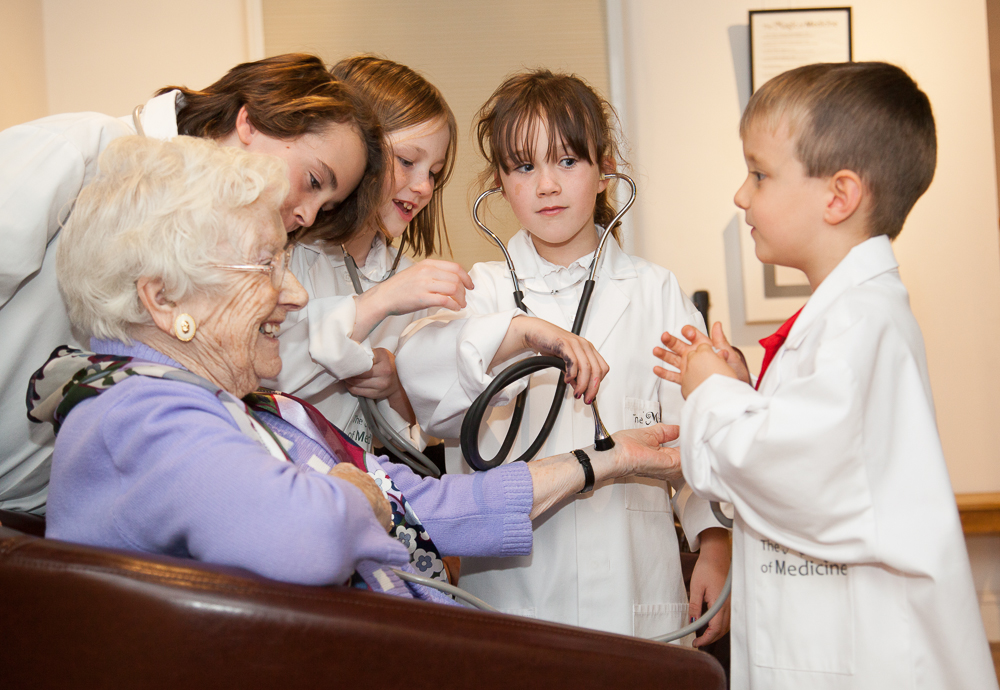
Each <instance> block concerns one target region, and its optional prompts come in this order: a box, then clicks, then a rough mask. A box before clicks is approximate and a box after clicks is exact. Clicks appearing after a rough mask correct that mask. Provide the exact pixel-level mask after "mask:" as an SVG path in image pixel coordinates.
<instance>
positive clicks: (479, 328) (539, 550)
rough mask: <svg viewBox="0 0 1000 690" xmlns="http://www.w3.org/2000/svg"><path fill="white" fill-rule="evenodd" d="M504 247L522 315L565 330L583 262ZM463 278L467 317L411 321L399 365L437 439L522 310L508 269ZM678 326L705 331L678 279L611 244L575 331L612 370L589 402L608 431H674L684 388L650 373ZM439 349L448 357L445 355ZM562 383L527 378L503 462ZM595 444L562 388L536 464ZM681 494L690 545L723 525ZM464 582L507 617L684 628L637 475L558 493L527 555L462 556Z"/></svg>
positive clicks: (494, 426)
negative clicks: (667, 427) (467, 281)
mask: <svg viewBox="0 0 1000 690" xmlns="http://www.w3.org/2000/svg"><path fill="white" fill-rule="evenodd" d="M508 249H509V251H510V254H511V257H512V259H513V261H514V265H515V267H517V269H518V275H519V278H520V280H521V284H522V289H523V290H524V302H525V305H526V306H527V307H528V310H529V313H530V315H532V316H537V317H540V318H542V319H546V320H548V321H550V322H552V323H555V324H557V325H559V326H560V327H562V328H565V329H566V330H570V328H571V326H572V320H573V316H574V314H575V311H576V305H577V302H578V299H579V296H580V294H581V292H582V289H583V281H582V280H579V281H578V280H577V279H578V278H580V277H581V276H582V277H586V275H587V273H588V268H589V264H590V257H589V256H588V257H584V258H583V259H581V260H580V261H579V262H577V265H576V266H575V267H571V269H570V270H569V271H567V270H566V269H560V268H558V267H555V266H553V265H552V264H549V263H548V262H546V261H544V260H543V259H542V258H541V257H539V256H538V254H537V252H536V251H535V249H534V245H533V243H532V242H531V239H530V236H529V235H528V234H527V233H526V232H525V231H523V230H522V231H520V232H519V233H518V234H516V235H515V236H514V237H513V238H512V239H511V240H510V243H509V245H508ZM581 263H582V264H583V265H582V266H581V265H580V264H581ZM471 276H472V279H473V282H474V283H475V286H476V287H475V290H473V291H471V292H469V293H467V295H466V296H467V299H468V304H469V306H468V309H467V310H466V311H465V312H463V313H459V314H439V315H435V316H433V317H431V318H429V319H424V320H423V321H421V322H418V323H417V324H414V326H413V329H412V331H411V332H409V333H407V335H406V336H405V338H404V343H403V345H402V347H401V349H400V351H399V353H398V355H397V359H396V366H397V369H398V371H399V375H400V379H401V381H402V382H403V385H404V387H405V388H406V390H407V393H408V394H409V396H410V402H411V404H413V407H414V411H415V412H416V414H417V419H418V421H419V422H420V423H421V425H422V426H423V427H424V428H425V429H426V430H427V432H428V433H431V434H433V435H435V436H438V437H442V438H455V437H457V436H458V433H459V429H460V427H461V422H462V419H463V417H464V413H465V410H467V409H468V407H469V405H470V404H471V402H472V401H473V400H474V399H475V398H476V397H477V396H478V395H479V394H480V393H481V392H482V391H483V390H484V389H485V387H486V386H487V385H488V384H489V382H490V381H491V380H492V378H493V377H492V373H494V372H488V371H487V370H486V368H487V367H488V366H489V363H490V362H491V361H492V359H493V356H494V354H495V353H496V350H497V347H498V346H499V344H500V342H501V341H502V339H503V336H504V334H505V332H506V330H507V326H508V325H509V322H510V319H511V318H512V317H513V316H514V315H515V314H516V313H518V312H517V311H516V310H515V309H513V307H514V298H513V295H512V286H511V280H510V274H509V272H508V270H507V267H506V264H505V263H503V262H494V263H484V264H477V265H476V266H475V267H473V269H472V271H471ZM560 281H561V283H562V284H565V286H566V287H565V289H561V290H559V292H557V293H556V294H552V293H551V289H550V288H551V286H552V285H559V284H560ZM477 315H479V316H477ZM687 324H693V325H695V326H697V327H698V328H702V329H703V328H704V324H703V321H702V318H701V315H700V314H699V313H698V312H697V310H696V309H695V308H694V306H693V305H692V304H691V302H690V301H689V300H688V299H687V297H685V296H684V294H683V292H682V291H681V289H680V287H679V286H678V284H677V281H676V279H675V278H674V276H673V275H672V274H671V273H670V272H669V271H667V270H666V269H664V268H662V267H660V266H656V265H654V264H651V263H648V262H646V261H643V260H642V259H638V258H636V257H630V256H628V255H626V254H625V253H624V252H622V251H621V249H619V247H618V245H617V243H616V242H615V241H614V240H613V239H610V240H609V241H608V244H607V246H606V248H605V251H604V258H603V264H602V266H601V268H600V270H599V278H598V282H597V286H596V288H595V290H594V294H593V297H592V299H591V304H590V309H589V312H588V315H587V318H586V320H585V321H584V326H583V331H582V335H583V336H584V337H585V338H587V339H588V340H590V341H591V342H592V343H593V344H594V345H595V346H596V347H597V348H598V350H599V351H600V352H601V355H602V356H603V357H604V358H605V359H606V361H607V362H608V364H609V365H610V373H609V374H608V376H607V377H606V378H605V379H604V381H603V382H602V384H601V388H600V391H599V393H598V397H597V402H598V406H599V408H600V412H601V417H602V419H603V421H604V424H605V426H606V427H607V428H608V430H609V431H611V432H615V431H618V430H620V429H626V428H635V427H637V426H646V425H649V424H652V423H654V422H655V421H664V422H667V423H672V424H676V423H678V421H679V413H680V408H681V404H682V399H681V395H680V390H679V387H678V386H676V385H675V384H671V383H668V382H665V381H663V380H661V379H659V378H657V377H656V376H654V375H653V373H652V367H653V365H654V364H655V359H654V358H653V354H652V350H653V348H654V347H655V346H656V345H657V344H659V342H660V340H659V339H660V334H661V333H662V332H663V331H664V330H671V331H673V332H677V331H679V330H680V329H681V327H683V326H685V325H687ZM448 352H450V353H453V354H451V355H450V356H447V355H446V353H448ZM456 363H457V365H458V371H455V366H456ZM503 368H505V365H501V366H499V367H497V368H496V371H500V370H502V369H503ZM560 376H562V373H561V372H558V371H556V370H554V369H549V370H545V371H542V372H538V373H536V374H534V375H533V376H532V377H531V384H530V392H529V396H528V401H527V405H526V409H525V417H524V420H523V421H522V425H521V433H520V434H519V435H518V438H517V440H516V441H515V443H514V450H513V452H512V457H517V455H519V454H520V453H522V452H523V451H524V450H525V449H526V448H527V446H528V445H529V443H530V442H531V440H532V439H533V438H534V437H535V434H536V432H537V430H538V428H539V427H540V426H541V423H542V420H543V419H544V417H545V414H546V412H547V411H548V409H549V404H550V402H551V400H552V394H553V391H554V388H555V385H556V382H557V380H558V378H559V377H560ZM508 390H510V389H508ZM508 397H513V396H508ZM512 407H513V406H506V407H498V408H495V409H494V410H493V412H492V414H491V416H490V417H489V421H488V422H486V423H484V424H483V434H482V435H481V436H482V437H483V440H482V442H481V447H482V449H483V456H484V457H487V458H489V457H492V456H493V454H494V453H495V451H496V449H497V447H498V446H499V441H500V440H501V439H502V437H503V434H504V432H505V431H506V428H507V419H508V416H509V414H510V411H511V409H512ZM526 431H528V432H530V433H526ZM593 442H594V422H593V414H592V412H591V409H590V407H589V406H587V405H585V404H584V403H583V401H582V400H576V399H574V397H573V395H572V392H571V391H570V390H567V392H566V396H565V398H564V401H563V404H562V410H561V412H560V416H559V418H558V421H557V422H556V425H555V428H554V429H553V431H552V434H551V436H549V438H548V440H547V441H546V442H545V444H544V445H543V446H542V448H541V450H540V451H539V453H538V457H547V456H550V455H555V454H558V453H565V452H568V451H570V450H572V449H574V448H584V447H587V446H590V445H592V444H593ZM446 453H447V456H448V469H449V471H452V472H454V471H465V472H469V471H471V470H470V469H469V468H468V466H467V465H465V463H464V462H460V461H456V458H460V457H461V455H460V452H459V451H458V448H457V447H456V444H455V443H454V442H452V443H451V444H450V447H448V448H447V451H446ZM682 484H683V483H682ZM675 488H678V487H676V486H675ZM677 499H678V503H679V505H678V508H679V514H680V515H681V520H682V524H683V526H684V529H685V532H686V534H687V535H688V536H689V539H690V541H691V542H692V546H693V548H697V547H698V539H697V535H698V534H699V533H700V532H701V531H702V530H704V529H706V528H708V527H718V526H719V523H718V522H717V521H716V520H715V518H714V517H713V516H712V514H711V511H710V508H709V506H708V503H707V502H705V501H702V500H700V499H698V498H696V497H693V495H692V494H691V493H690V491H687V490H685V491H681V492H679V493H678V496H677ZM461 585H462V587H464V588H466V589H468V590H469V591H470V592H472V593H474V594H475V595H477V596H479V597H481V598H482V599H484V600H485V601H487V602H489V603H490V604H492V605H494V606H496V607H497V608H499V609H500V610H502V611H505V612H508V613H514V614H520V615H525V616H532V617H536V618H540V619H544V620H549V621H556V622H560V623H567V624H571V625H580V626H584V627H588V628H595V629H599V630H606V631H610V632H616V633H622V634H627V635H637V636H641V637H652V636H655V635H660V634H665V633H668V632H670V631H673V630H676V629H677V628H679V627H681V625H682V624H684V623H686V617H687V597H686V595H685V591H684V585H683V582H682V578H681V572H680V563H679V555H678V546H677V540H676V535H675V531H674V523H673V515H672V512H671V501H670V494H669V488H668V486H667V484H666V483H665V482H656V481H652V480H646V479H629V480H619V481H616V482H605V483H601V484H598V486H597V488H596V489H595V490H594V492H593V493H592V494H588V495H585V496H574V497H572V498H570V499H567V500H566V501H564V502H563V503H562V504H561V505H560V506H558V507H557V508H555V509H554V510H550V511H549V512H548V513H546V514H545V515H543V516H541V517H539V518H537V519H536V520H535V522H534V549H533V552H532V554H531V555H530V556H525V557H518V558H506V559H494V558H464V559H462V580H461Z"/></svg>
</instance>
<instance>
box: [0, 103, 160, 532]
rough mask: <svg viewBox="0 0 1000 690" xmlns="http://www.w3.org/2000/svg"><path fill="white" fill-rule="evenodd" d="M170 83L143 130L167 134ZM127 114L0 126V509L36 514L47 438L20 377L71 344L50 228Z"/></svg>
mask: <svg viewBox="0 0 1000 690" xmlns="http://www.w3.org/2000/svg"><path fill="white" fill-rule="evenodd" d="M178 94H179V92H177V91H173V92H171V93H168V94H164V95H162V96H158V97H156V98H153V99H151V100H150V101H149V102H147V103H146V105H145V106H144V110H143V113H142V122H143V128H144V129H145V131H146V135H147V136H151V137H156V138H159V139H167V138H170V137H172V136H176V134H177V118H176V108H177V105H176V96H177V95H178ZM126 134H135V128H134V126H133V124H132V116H131V115H129V116H126V117H123V118H121V119H118V118H113V117H110V116H108V115H100V114H98V113H72V114H65V115H53V116H51V117H46V118H42V119H40V120H35V121H33V122H28V123H25V124H23V125H17V126H15V127H11V128H10V129H6V130H4V131H3V132H0V238H2V245H0V353H3V355H2V357H0V393H2V395H0V508H4V509H16V510H30V511H35V512H44V508H45V500H46V497H47V496H48V483H49V468H50V463H51V458H52V445H53V442H54V437H53V435H52V426H51V425H50V424H33V423H31V422H29V421H28V418H27V411H26V409H25V406H24V396H25V392H26V391H27V388H28V379H29V377H30V376H31V374H33V373H34V372H35V370H37V369H38V368H39V367H41V366H42V365H43V364H44V363H45V360H46V359H47V358H48V356H49V353H50V352H52V350H53V349H55V348H56V347H57V346H59V345H65V344H70V345H74V346H77V347H78V346H79V341H78V340H77V339H76V338H75V337H74V334H73V333H72V332H71V329H70V323H69V317H68V316H67V315H66V308H65V306H64V305H63V301H62V297H61V296H60V294H59V288H58V284H57V282H56V271H55V256H56V248H57V247H58V245H59V229H60V228H61V227H62V223H64V222H65V221H66V219H67V218H68V217H69V213H70V210H71V209H72V208H73V203H74V201H75V200H76V196H77V194H79V193H80V189H81V188H82V187H83V185H85V184H87V182H89V181H90V180H91V179H92V178H93V177H94V175H95V174H96V173H97V159H98V156H99V155H100V153H101V152H102V151H103V150H104V149H105V148H106V147H107V145H108V144H109V143H110V142H111V140H112V139H115V138H117V137H120V136H123V135H126Z"/></svg>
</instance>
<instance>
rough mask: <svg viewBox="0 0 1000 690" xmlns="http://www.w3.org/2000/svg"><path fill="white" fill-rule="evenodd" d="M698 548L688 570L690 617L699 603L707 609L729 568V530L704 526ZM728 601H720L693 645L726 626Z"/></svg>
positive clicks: (715, 635) (710, 639)
mask: <svg viewBox="0 0 1000 690" xmlns="http://www.w3.org/2000/svg"><path fill="white" fill-rule="evenodd" d="M699 539H700V541H701V549H700V550H699V552H698V560H697V562H696V563H695V566H694V572H693V573H691V598H690V599H691V600H690V603H689V605H688V614H689V615H690V616H691V619H692V621H693V620H695V619H697V618H700V617H701V614H702V607H703V606H704V608H706V609H708V608H711V606H712V604H714V603H715V600H716V599H717V598H718V596H719V593H720V592H721V591H722V587H723V586H724V585H725V583H726V574H727V573H728V572H729V562H730V554H731V547H730V545H729V533H728V532H727V531H726V530H724V529H722V528H721V527H712V528H709V529H706V530H704V531H703V532H702V533H701V534H700V535H699ZM729 610H730V606H729V601H727V602H726V603H725V604H723V606H722V608H721V609H719V612H718V613H717V614H715V616H714V617H713V618H712V620H710V621H709V623H708V629H706V630H705V632H703V633H702V634H701V636H700V637H698V638H696V639H695V641H694V646H695V647H701V646H702V645H706V644H710V643H712V642H715V641H716V640H717V639H719V638H720V637H722V636H723V635H725V634H726V631H727V630H729Z"/></svg>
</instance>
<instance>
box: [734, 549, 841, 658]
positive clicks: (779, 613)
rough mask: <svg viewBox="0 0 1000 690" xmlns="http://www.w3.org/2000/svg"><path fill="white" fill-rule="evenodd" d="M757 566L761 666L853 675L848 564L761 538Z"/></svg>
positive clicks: (757, 634)
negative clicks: (802, 552) (801, 552)
mask: <svg viewBox="0 0 1000 690" xmlns="http://www.w3.org/2000/svg"><path fill="white" fill-rule="evenodd" d="M755 551H756V552H757V554H758V556H757V565H756V568H755V577H756V583H755V585H756V586H755V590H756V596H755V597H754V599H755V602H754V604H755V611H754V614H755V615H754V620H755V621H756V623H755V627H756V639H757V644H756V645H755V646H756V652H755V655H754V657H755V658H754V661H755V663H756V664H757V665H758V666H767V667H769V668H780V669H789V670H795V671H811V672H814V673H844V674H851V673H854V595H853V591H852V586H851V580H852V578H851V573H850V568H849V566H847V565H843V564H839V563H829V562H827V561H823V560H818V559H814V558H809V557H808V556H804V555H802V554H800V553H798V552H796V551H793V550H791V549H787V548H785V547H784V546H782V545H780V544H776V543H774V542H772V541H770V540H761V543H760V548H759V549H755Z"/></svg>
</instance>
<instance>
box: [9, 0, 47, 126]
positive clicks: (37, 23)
mask: <svg viewBox="0 0 1000 690" xmlns="http://www.w3.org/2000/svg"><path fill="white" fill-rule="evenodd" d="M44 36H45V33H44V30H43V25H42V0H4V1H3V2H2V3H0V129H5V128H7V127H10V126H11V125H16V124H18V123H21V122H27V121H28V120H34V119H36V118H39V117H44V116H45V115H47V114H48V106H47V103H46V94H45V48H44V46H45V40H44Z"/></svg>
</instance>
